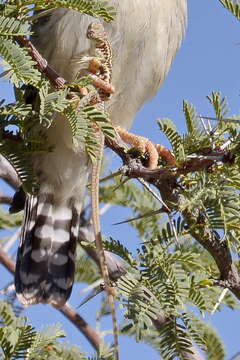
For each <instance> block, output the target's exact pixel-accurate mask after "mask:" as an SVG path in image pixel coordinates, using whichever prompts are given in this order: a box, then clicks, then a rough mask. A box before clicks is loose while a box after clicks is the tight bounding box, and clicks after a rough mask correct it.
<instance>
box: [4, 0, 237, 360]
mask: <svg viewBox="0 0 240 360" xmlns="http://www.w3.org/2000/svg"><path fill="white" fill-rule="evenodd" d="M219 1H220V2H221V3H222V4H223V5H224V6H225V7H226V8H228V9H229V10H230V11H231V12H232V13H233V14H234V15H235V16H236V17H238V18H239V4H238V2H234V1H230V0H226V1H225V0H219ZM54 7H69V8H72V9H75V10H78V11H81V12H83V13H86V14H90V15H93V16H96V17H98V16H100V17H102V18H103V19H104V20H106V21H111V20H112V19H113V17H114V10H113V9H112V8H111V7H110V6H109V4H108V2H106V1H103V0H101V1H100V0H96V1H95V0H92V1H84V0H72V1H70V0H68V1H65V0H56V1H51V2H46V1H43V0H39V1H20V0H19V1H17V0H12V1H11V0H9V1H2V2H1V4H0V56H1V58H2V59H3V61H4V75H5V77H7V78H8V79H9V81H10V82H11V83H12V84H13V85H14V86H15V87H16V88H17V90H16V98H17V100H16V102H15V103H13V104H5V103H4V101H2V102H1V107H0V134H1V136H0V153H1V154H2V155H3V156H5V157H6V158H7V159H8V160H9V161H10V163H11V164H12V165H13V166H14V168H15V169H16V171H17V173H18V176H19V177H20V180H21V182H22V184H23V187H24V189H25V190H26V191H29V192H33V191H36V189H37V181H36V178H35V175H34V173H33V172H32V168H31V163H30V162H29V155H31V154H34V153H35V152H40V151H50V150H51V149H49V147H48V144H47V142H46V138H45V136H44V132H43V133H41V132H40V133H39V134H38V135H36V134H35V133H34V132H33V131H32V129H33V123H34V122H35V123H36V122H37V124H38V125H40V126H42V127H43V128H48V127H49V126H51V122H52V115H53V113H54V112H56V111H57V112H60V113H63V114H64V115H65V116H66V117H67V119H68V120H69V123H70V125H71V129H72V135H73V146H74V142H75V141H77V142H78V141H81V142H84V143H85V146H86V150H87V151H88V153H89V155H90V156H92V157H94V156H95V154H96V151H97V143H96V141H95V140H94V133H93V132H92V127H91V126H90V124H91V123H92V122H97V123H98V124H99V125H101V127H102V129H103V131H105V133H106V134H108V133H109V131H110V133H111V130H109V123H108V122H107V116H106V114H104V113H102V112H99V111H98V110H97V109H95V108H94V107H89V106H87V107H84V108H82V109H81V111H80V112H77V111H75V109H74V108H73V107H72V104H71V102H70V101H69V99H68V94H69V91H70V89H69V88H67V87H64V88H62V89H60V90H58V91H53V90H52V87H51V85H50V82H49V80H48V79H47V78H45V77H44V76H43V75H42V74H41V73H40V72H39V71H38V70H37V68H36V66H35V63H34V61H33V60H32V58H31V57H30V55H29V53H28V51H27V50H26V49H25V48H22V47H21V46H20V45H19V44H18V42H17V37H18V36H29V35H30V34H31V30H30V25H31V22H32V16H31V12H32V10H33V9H34V10H47V9H50V8H54ZM78 80H79V82H78V84H79V85H84V86H87V85H88V79H87V78H84V79H78ZM28 85H30V86H32V87H33V88H34V89H37V91H38V107H37V108H34V109H33V107H32V106H31V105H26V104H25V102H24V96H25V95H24V94H25V88H24V87H26V86H28ZM23 86H24V87H23ZM207 99H208V101H209V102H210V104H211V106H212V109H213V111H214V118H215V119H216V120H215V121H213V122H212V125H211V126H210V127H209V126H208V125H206V123H205V120H204V119H202V118H201V117H200V116H199V114H198V111H197V110H196V109H195V108H194V106H193V105H191V104H190V103H188V102H187V101H184V102H183V112H184V115H185V121H186V133H185V134H180V133H179V132H178V131H177V129H176V126H175V125H174V122H173V121H172V120H170V119H159V120H158V124H159V130H160V131H161V132H162V133H164V134H165V135H166V136H167V138H168V140H169V144H170V147H171V151H172V152H173V154H174V155H175V158H176V161H177V168H178V169H180V168H182V169H183V168H184V164H186V163H187V162H188V161H190V160H191V159H194V158H195V159H199V158H201V157H202V158H204V157H208V156H210V157H211V156H213V155H212V153H214V151H215V159H213V161H212V163H211V166H209V167H207V168H204V169H203V168H201V167H199V168H196V167H195V168H194V170H192V171H185V172H184V171H182V173H179V176H178V177H177V184H176V189H175V191H176V193H177V195H178V199H179V201H177V202H175V203H169V204H168V205H169V207H170V208H171V212H170V213H169V214H167V213H160V214H158V215H154V216H148V217H145V218H143V219H139V220H136V221H133V222H131V226H133V227H134V228H135V229H136V231H137V234H138V236H139V239H140V243H142V246H140V247H139V248H138V249H137V251H136V255H133V254H132V253H131V252H130V251H129V250H128V248H127V247H125V246H123V245H122V244H121V239H112V238H110V239H106V240H105V243H104V246H105V249H106V250H109V251H111V252H113V253H115V254H117V255H118V256H119V257H120V258H122V259H123V261H124V262H125V265H126V268H127V269H128V272H127V274H126V275H125V276H122V277H121V279H119V280H118V281H117V288H118V299H119V302H120V304H121V305H122V306H123V308H124V322H123V324H122V325H121V332H122V334H124V335H127V336H134V337H136V338H137V340H138V341H144V342H147V343H148V344H150V345H151V346H152V347H154V348H155V349H156V350H157V351H158V352H159V354H160V355H161V357H162V358H163V359H166V360H168V359H169V360H172V359H174V358H180V359H185V358H187V356H189V355H190V354H191V353H192V349H193V346H195V347H198V348H199V349H200V350H201V351H202V352H204V353H205V356H206V358H208V359H209V360H216V359H218V360H221V359H224V358H225V350H224V345H223V344H222V342H221V340H220V339H219V337H218V335H217V334H216V332H215V331H214V329H212V328H210V327H209V325H208V324H207V323H206V322H205V320H204V318H205V316H206V314H211V313H212V312H214V311H216V310H219V311H221V310H222V309H223V308H224V307H230V308H231V309H237V308H238V307H239V304H238V302H237V300H236V298H235V297H234V296H233V295H232V293H231V291H230V290H228V289H224V288H223V287H219V286H217V285H216V282H215V280H218V279H219V278H220V271H219V267H217V265H216V262H215V261H214V260H213V258H212V256H211V255H210V253H209V252H208V251H207V250H206V249H204V248H203V247H202V246H201V245H200V243H199V236H201V235H204V236H205V235H206V234H205V233H203V229H206V228H207V229H208V230H209V239H208V240H209V241H210V240H211V236H214V238H215V239H217V240H218V242H219V244H223V243H224V244H226V246H227V248H228V249H229V251H230V253H231V255H232V256H233V258H234V259H237V258H238V256H239V251H240V228H239V210H240V200H239V188H240V181H239V165H240V152H239V137H240V135H239V122H238V118H236V117H235V118H234V117H231V116H230V114H229V109H228V105H227V100H226V98H225V97H223V96H221V94H220V93H219V92H213V93H212V94H211V95H209V96H208V97H207ZM11 126H15V127H16V128H17V136H16V135H14V136H12V134H11V133H10V134H9V133H8V129H9V127H11ZM159 134H160V133H159ZM19 139H21V141H19ZM222 148H224V149H226V152H227V154H228V158H227V159H226V158H223V157H221V156H220V155H221V153H220V151H219V149H222ZM159 167H160V168H166V169H168V168H169V167H168V165H167V164H166V163H164V161H160V162H159ZM169 170H172V169H169ZM155 191H157V190H156V189H155ZM101 201H102V202H105V203H109V204H111V205H121V206H123V207H128V208H130V209H131V210H132V213H133V216H139V215H143V214H149V213H151V212H152V211H153V210H158V209H159V208H160V207H161V204H160V203H159V201H158V200H156V199H155V198H154V197H153V195H152V193H150V192H149V191H148V190H146V189H142V188H141V187H139V186H137V185H136V183H135V182H133V181H128V182H127V183H124V185H121V179H120V178H116V179H115V180H114V181H112V182H108V183H107V184H105V185H103V186H102V187H101ZM189 214H191V217H190V218H189ZM20 221H21V216H15V217H11V218H9V216H8V215H7V214H6V212H5V210H2V211H1V213H0V228H1V229H4V230H5V229H9V228H14V227H17V226H19V224H20ZM8 241H9V238H3V239H2V245H6V244H7V243H8ZM82 245H84V244H82ZM85 245H86V244H85ZM235 263H236V267H237V269H238V268H239V264H238V261H237V260H236V261H235ZM98 279H99V272H98V268H97V266H96V264H95V263H94V262H92V261H91V260H90V259H89V258H88V256H86V254H85V252H84V250H83V248H82V247H81V246H79V247H78V254H77V273H76V281H77V282H84V283H87V284H92V283H93V282H95V281H96V280H98ZM18 310H19V309H18V308H16V306H15V302H14V301H13V300H12V299H11V298H9V297H7V298H6V299H5V301H4V302H1V303H0V319H1V325H2V327H1V329H0V345H1V349H2V353H1V357H2V358H3V359H17V358H26V359H38V358H39V359H45V358H51V359H55V358H56V359H86V358H87V357H86V356H87V355H85V354H83V353H81V352H80V351H79V349H77V348H75V347H72V346H65V345H64V344H62V343H61V342H59V338H61V337H63V336H64V333H63V332H62V330H60V328H59V327H58V326H50V327H49V330H48V331H45V330H44V331H43V332H37V331H36V330H35V329H34V328H33V327H32V326H31V325H29V323H28V321H27V320H26V319H24V318H23V317H21V316H19V313H18V312H19V311H18ZM14 311H15V312H14ZM101 311H102V313H103V314H105V313H107V310H106V308H105V306H104V304H103V306H102V308H101ZM101 311H100V312H101ZM111 357H112V353H111V350H110V352H109V350H108V349H106V348H105V349H104V351H103V352H102V354H101V358H111Z"/></svg>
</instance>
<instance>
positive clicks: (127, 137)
mask: <svg viewBox="0 0 240 360" xmlns="http://www.w3.org/2000/svg"><path fill="white" fill-rule="evenodd" d="M116 131H117V133H118V135H119V136H120V138H121V139H122V140H123V141H124V142H125V143H127V144H129V145H131V146H134V147H135V148H136V149H137V150H139V151H141V152H142V153H147V154H148V163H147V167H148V168H149V169H155V168H156V167H157V165H158V160H159V157H161V158H162V159H163V160H165V161H166V162H167V164H168V165H171V166H176V164H177V162H176V159H175V157H174V155H173V154H172V153H171V152H170V151H169V150H168V149H167V148H166V147H165V146H163V145H160V144H154V143H153V142H152V141H150V140H149V139H147V138H145V137H143V136H138V135H134V134H132V133H129V132H128V131H126V130H125V129H122V128H121V127H119V126H118V127H117V128H116Z"/></svg>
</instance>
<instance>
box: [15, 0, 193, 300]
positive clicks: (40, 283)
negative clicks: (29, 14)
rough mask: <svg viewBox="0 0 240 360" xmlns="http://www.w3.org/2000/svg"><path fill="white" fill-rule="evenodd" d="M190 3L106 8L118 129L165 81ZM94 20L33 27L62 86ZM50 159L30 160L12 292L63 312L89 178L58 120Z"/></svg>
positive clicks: (150, 1)
mask: <svg viewBox="0 0 240 360" xmlns="http://www.w3.org/2000/svg"><path fill="white" fill-rule="evenodd" d="M186 1H187V0H109V4H111V5H113V6H114V7H115V8H116V10H117V18H116V20H115V21H114V22H112V23H109V24H104V27H105V30H106V32H107V34H108V36H109V39H110V41H111V44H112V48H113V80H112V83H113V85H114V87H115V89H116V94H115V95H114V96H113V97H112V100H110V102H109V104H108V111H109V113H110V118H111V120H112V121H113V123H114V124H115V125H119V126H121V127H124V128H129V127H130V126H131V124H132V122H133V120H134V117H135V115H136V113H137V111H138V110H139V109H140V108H141V106H142V105H143V104H144V102H145V101H146V100H148V99H149V98H150V97H152V96H153V95H154V94H155V93H156V92H157V90H158V89H159V87H160V86H161V84H162V82H163V81H164V79H165V77H166V75H167V73H168V71H169V69H170V66H171V64H172V61H173V59H174V57H175V54H176V52H177V50H178V48H179V46H180V44H181V41H182V38H183V35H184V32H185V25H186V17H187V4H186ZM92 21H93V18H91V17H89V16H86V15H84V14H80V13H78V12H76V11H72V10H68V9H56V10H54V11H52V12H51V13H50V15H49V16H46V17H43V18H41V19H39V21H38V22H37V23H36V24H35V25H34V27H33V31H34V35H33V38H32V40H33V43H34V45H35V46H36V47H37V48H38V50H39V51H40V53H41V54H42V55H43V56H44V57H45V58H46V59H47V60H48V62H49V64H50V65H52V66H53V67H54V68H55V69H56V71H57V72H58V73H60V74H61V75H62V76H63V77H64V78H65V79H66V80H67V81H72V80H74V78H75V76H76V74H77V73H78V71H79V63H78V61H76V59H79V58H80V57H81V56H85V55H86V54H88V53H89V49H90V42H89V40H88V39H87V38H86V30H87V27H88V25H89V24H90V23H91V22H92ZM47 135H48V139H49V143H50V144H52V145H54V151H53V152H52V153H50V154H49V153H47V154H44V155H42V156H39V157H38V158H36V159H35V160H34V167H35V169H36V172H37V174H38V176H39V181H40V184H41V185H40V190H39V194H38V196H37V197H28V198H27V202H26V207H25V221H24V225H23V232H22V239H21V244H20V248H19V251H18V257H17V267H16V278H15V285H16V291H17V295H18V298H19V299H20V301H21V302H22V303H23V304H25V305H29V304H35V303H38V302H43V303H51V304H53V305H54V306H58V307H61V306H62V305H64V303H65V302H66V301H67V299H68V297H69V296H70V294H71V289H72V285H73V281H74V255H75V248H76V241H77V238H78V233H79V217H80V212H81V208H82V202H83V198H84V193H85V187H86V183H87V180H88V175H89V172H90V163H89V161H88V158H87V155H86V153H85V151H84V147H83V146H81V145H79V146H78V147H74V146H73V142H72V136H71V131H70V127H69V124H68V122H67V121H66V119H64V118H63V117H62V116H60V115H59V114H56V116H55V119H54V121H53V125H52V126H51V127H50V128H49V130H48V133H47Z"/></svg>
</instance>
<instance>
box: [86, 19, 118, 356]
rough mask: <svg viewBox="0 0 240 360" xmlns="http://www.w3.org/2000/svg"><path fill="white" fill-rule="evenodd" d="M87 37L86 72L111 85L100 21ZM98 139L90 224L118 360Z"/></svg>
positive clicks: (109, 51)
mask: <svg viewBox="0 0 240 360" xmlns="http://www.w3.org/2000/svg"><path fill="white" fill-rule="evenodd" d="M87 38H88V39H90V41H91V49H90V52H91V53H92V55H93V57H92V58H90V60H89V67H88V71H89V72H90V73H92V74H96V75H97V76H98V77H99V78H100V80H102V81H104V82H105V83H109V84H110V83H111V77H112V49H111V44H110V43H109V41H108V39H107V35H106V33H105V30H104V27H103V25H102V24H101V23H100V22H92V23H91V24H90V25H89V26H88V29H87ZM98 95H99V99H98V101H99V102H98V104H97V105H96V106H97V107H99V108H100V109H101V110H104V108H105V106H104V101H106V100H108V99H109V93H106V92H105V91H104V90H103V89H99V90H98ZM96 133H97V138H98V140H99V144H100V148H99V153H98V156H97V159H96V160H95V162H93V164H92V175H91V197H92V224H93V231H94V236H95V244H96V249H97V252H98V256H99V263H100V269H101V273H102V277H103V280H104V289H105V291H106V292H107V296H108V303H109V306H110V309H111V315H112V322H113V333H114V353H115V359H116V360H118V359H119V354H118V326H117V318H116V309H115V304H114V291H113V288H112V287H111V284H110V279H109V274H108V268H107V263H106V258H105V254H104V250H103V242H102V235H101V224H100V215H99V179H100V171H101V163H102V157H103V149H104V134H103V133H102V131H101V130H100V129H97V128H96Z"/></svg>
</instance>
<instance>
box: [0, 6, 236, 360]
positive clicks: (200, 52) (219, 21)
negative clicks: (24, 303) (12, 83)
mask: <svg viewBox="0 0 240 360" xmlns="http://www.w3.org/2000/svg"><path fill="white" fill-rule="evenodd" d="M159 1H160V0H159ZM169 1H170V0H169ZM188 4H189V23H188V30H187V34H186V38H185V40H184V42H183V46H182V48H181V50H180V51H179V53H178V56H177V58H176V60H175V62H174V65H173V67H172V70H171V72H170V74H169V76H168V78H167V80H166V81H165V83H164V85H163V87H162V88H161V90H160V91H159V93H158V94H157V96H156V97H155V98H154V99H152V100H151V101H149V102H148V103H147V104H146V105H145V106H144V108H143V109H142V110H141V111H140V112H139V114H138V116H137V118H136V121H135V123H134V126H133V130H134V132H136V133H138V134H140V135H144V136H148V137H149V138H151V139H152V140H154V141H155V142H158V143H164V144H167V143H166V140H165V139H164V138H163V136H162V135H161V134H160V132H159V131H158V127H157V124H156V119H157V118H159V117H169V118H171V119H173V120H174V121H175V123H176V125H177V127H178V128H179V130H181V131H184V125H183V124H184V121H183V115H182V101H183V99H187V100H188V101H190V102H191V103H193V104H194V105H195V106H196V107H197V109H198V111H199V113H200V114H201V115H213V114H212V110H211V107H210V105H209V104H208V101H207V99H206V96H207V95H209V94H210V93H211V91H213V90H215V91H216V90H217V91H221V92H222V94H223V95H225V96H226V97H227V98H228V99H229V104H230V108H231V110H232V114H238V113H239V109H240V97H239V95H240V79H239V74H238V72H239V59H240V45H238V43H240V31H239V30H240V24H239V22H238V21H237V20H235V18H234V17H233V16H232V15H231V14H229V13H228V12H227V10H225V9H224V8H223V7H222V6H221V4H220V3H219V2H218V0H189V1H188ZM5 89H8V87H7V86H6V85H4V87H2V90H3V91H5ZM0 92H1V90H0ZM1 97H2V95H1ZM4 97H6V96H4ZM128 215H129V214H128V213H127V212H126V213H123V211H122V209H120V208H114V209H112V211H111V215H110V218H109V214H108V213H107V214H106V216H105V217H104V218H103V232H104V233H105V234H106V235H109V234H111V235H112V236H113V238H116V239H119V240H121V241H126V244H128V245H129V246H130V248H131V249H134V248H136V247H137V245H138V244H139V241H138V239H137V237H136V235H135V232H134V231H133V230H131V229H129V226H128V225H122V226H118V227H116V226H112V225H111V224H112V223H113V222H115V221H116V220H121V219H124V218H126V217H128ZM1 271H2V270H1ZM4 274H5V272H4ZM4 279H5V280H6V279H8V275H7V274H6V276H4ZM9 279H10V278H9ZM1 286H2V280H1V281H0V287H1ZM76 293H77V290H75V291H74V295H73V297H72V299H71V302H72V303H73V304H74V305H77V304H78V303H79V302H80V300H79V295H77V294H76ZM97 302H98V299H95V300H94V301H93V302H91V304H88V305H86V306H84V307H83V308H81V309H80V313H81V314H82V315H83V317H85V319H86V320H87V321H89V322H90V323H91V324H94V321H95V318H94V316H95V315H94V312H95V310H94V309H95V304H97ZM27 314H28V315H29V316H30V318H31V321H32V323H34V324H35V325H36V326H37V327H39V326H41V325H44V324H47V323H53V322H62V323H63V327H64V329H65V330H66V332H67V334H68V338H67V339H68V340H69V341H70V342H71V343H75V344H78V345H82V346H83V350H84V349H86V350H90V351H91V347H90V346H89V345H88V344H87V342H86V340H85V339H84V338H83V337H82V336H81V335H79V332H78V331H76V330H75V328H74V327H73V326H72V325H71V324H69V323H68V322H67V321H65V319H64V318H63V317H62V316H61V315H59V313H58V312H57V311H56V310H53V309H51V308H49V307H47V306H41V305H40V306H35V307H32V308H29V310H27ZM209 321H210V322H211V323H212V324H213V325H214V326H215V327H217V329H218V331H219V333H220V335H221V336H222V338H223V339H224V341H225V343H226V347H227V353H228V356H227V358H230V356H232V355H233V354H234V353H236V352H237V351H239V350H240V345H239V344H240V335H239V323H240V314H239V312H238V311H235V312H233V311H230V310H225V311H224V312H223V313H219V314H216V315H214V316H213V317H212V318H211V319H210V320H209ZM120 344H121V358H122V359H130V358H131V357H132V356H134V357H138V358H139V359H141V360H145V359H149V360H157V359H158V355H157V354H156V353H155V351H153V350H152V349H150V348H149V347H148V346H146V345H143V344H136V343H135V342H134V341H133V340H130V339H127V338H123V339H122V340H121V343H120Z"/></svg>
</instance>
